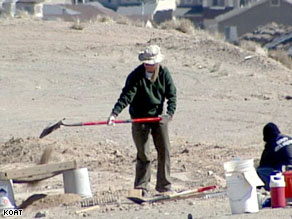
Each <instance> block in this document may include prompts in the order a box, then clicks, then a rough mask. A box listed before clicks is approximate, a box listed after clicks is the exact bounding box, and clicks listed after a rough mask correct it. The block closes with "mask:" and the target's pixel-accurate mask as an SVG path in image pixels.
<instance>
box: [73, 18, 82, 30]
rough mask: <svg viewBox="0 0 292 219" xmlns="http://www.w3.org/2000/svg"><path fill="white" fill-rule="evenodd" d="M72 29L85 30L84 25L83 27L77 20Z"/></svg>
mask: <svg viewBox="0 0 292 219" xmlns="http://www.w3.org/2000/svg"><path fill="white" fill-rule="evenodd" d="M71 29H73V30H83V29H84V25H82V24H81V23H80V20H79V19H77V20H76V21H75V23H74V24H73V25H72V26H71Z"/></svg>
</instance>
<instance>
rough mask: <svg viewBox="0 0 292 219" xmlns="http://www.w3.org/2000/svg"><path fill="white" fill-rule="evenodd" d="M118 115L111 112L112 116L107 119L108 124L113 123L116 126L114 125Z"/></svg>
mask: <svg viewBox="0 0 292 219" xmlns="http://www.w3.org/2000/svg"><path fill="white" fill-rule="evenodd" d="M116 117H117V115H116V114H114V113H111V114H110V116H109V117H108V119H107V124H108V125H112V126H114V125H115V120H116Z"/></svg>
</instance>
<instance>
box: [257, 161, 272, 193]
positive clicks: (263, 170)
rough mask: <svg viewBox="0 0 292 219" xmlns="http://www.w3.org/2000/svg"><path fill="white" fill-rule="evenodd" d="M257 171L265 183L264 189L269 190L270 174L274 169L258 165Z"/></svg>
mask: <svg viewBox="0 0 292 219" xmlns="http://www.w3.org/2000/svg"><path fill="white" fill-rule="evenodd" d="M257 173H258V175H259V177H260V178H261V180H262V181H263V182H264V184H265V186H264V187H265V190H266V191H270V176H271V175H273V174H274V173H275V169H273V168H270V167H258V168H257Z"/></svg>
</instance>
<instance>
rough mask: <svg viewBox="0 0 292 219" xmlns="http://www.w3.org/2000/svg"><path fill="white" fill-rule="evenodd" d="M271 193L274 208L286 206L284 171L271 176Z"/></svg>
mask: <svg viewBox="0 0 292 219" xmlns="http://www.w3.org/2000/svg"><path fill="white" fill-rule="evenodd" d="M270 193H271V206H272V208H282V207H285V206H286V197H285V179H284V176H283V175H282V173H278V174H276V175H272V176H270Z"/></svg>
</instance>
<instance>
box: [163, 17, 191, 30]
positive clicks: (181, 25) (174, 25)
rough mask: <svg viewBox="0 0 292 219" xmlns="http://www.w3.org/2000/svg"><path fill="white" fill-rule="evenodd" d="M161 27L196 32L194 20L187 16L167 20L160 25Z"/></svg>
mask: <svg viewBox="0 0 292 219" xmlns="http://www.w3.org/2000/svg"><path fill="white" fill-rule="evenodd" d="M159 28H161V29H166V30H171V29H173V30H177V31H180V32H182V33H186V34H194V32H195V26H194V24H193V22H192V21H190V20H189V19H185V18H183V19H176V20H169V21H165V22H163V23H161V24H160V25H159Z"/></svg>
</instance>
